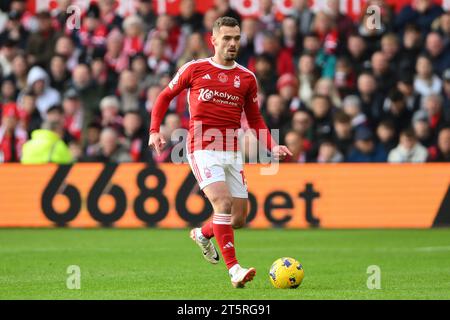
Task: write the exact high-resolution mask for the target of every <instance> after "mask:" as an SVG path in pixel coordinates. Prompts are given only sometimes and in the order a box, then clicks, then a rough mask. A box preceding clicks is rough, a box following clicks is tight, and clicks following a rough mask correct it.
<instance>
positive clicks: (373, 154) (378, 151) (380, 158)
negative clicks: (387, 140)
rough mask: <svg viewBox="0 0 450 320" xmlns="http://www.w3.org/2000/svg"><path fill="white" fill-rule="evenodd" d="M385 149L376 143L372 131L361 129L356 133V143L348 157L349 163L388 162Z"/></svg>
mask: <svg viewBox="0 0 450 320" xmlns="http://www.w3.org/2000/svg"><path fill="white" fill-rule="evenodd" d="M386 160H387V154H386V151H385V150H384V148H383V147H382V146H381V145H380V144H377V143H376V142H375V139H374V135H373V133H372V131H371V130H370V129H369V128H367V127H360V128H358V129H357V130H356V132H355V143H354V147H353V149H352V150H351V151H350V154H349V155H348V157H347V162H386Z"/></svg>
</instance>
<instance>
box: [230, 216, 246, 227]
mask: <svg viewBox="0 0 450 320" xmlns="http://www.w3.org/2000/svg"><path fill="white" fill-rule="evenodd" d="M231 226H232V227H233V229H240V228H242V227H243V226H245V218H244V217H235V216H233V217H232V218H231Z"/></svg>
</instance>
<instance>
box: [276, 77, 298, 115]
mask: <svg viewBox="0 0 450 320" xmlns="http://www.w3.org/2000/svg"><path fill="white" fill-rule="evenodd" d="M277 91H278V92H279V93H280V96H281V98H282V99H283V102H284V105H285V106H286V108H287V109H288V110H290V111H291V112H294V111H296V110H298V109H300V108H304V107H305V105H304V104H303V103H302V102H301V100H300V99H299V98H298V97H297V93H298V80H297V78H296V77H295V76H294V75H293V74H290V73H285V74H283V75H282V76H281V77H279V78H278V81H277Z"/></svg>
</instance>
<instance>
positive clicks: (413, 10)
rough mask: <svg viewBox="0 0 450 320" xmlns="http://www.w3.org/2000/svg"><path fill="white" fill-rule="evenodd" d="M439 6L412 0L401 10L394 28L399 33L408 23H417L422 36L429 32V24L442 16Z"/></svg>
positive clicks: (430, 0)
mask: <svg viewBox="0 0 450 320" xmlns="http://www.w3.org/2000/svg"><path fill="white" fill-rule="evenodd" d="M442 12H443V10H442V8H441V7H440V6H438V5H436V4H434V3H433V1H432V0H413V1H412V2H411V4H407V5H406V6H404V7H403V8H402V10H401V11H400V13H399V14H398V16H397V19H396V21H395V27H396V29H397V30H398V31H400V32H401V33H402V32H403V30H404V28H405V26H406V25H407V24H408V23H411V22H414V23H417V25H418V26H419V28H420V30H421V31H422V34H426V33H428V32H429V31H430V28H431V23H432V22H433V21H434V19H436V18H437V17H439V16H440V15H441V14H442Z"/></svg>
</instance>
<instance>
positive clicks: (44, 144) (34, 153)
mask: <svg viewBox="0 0 450 320" xmlns="http://www.w3.org/2000/svg"><path fill="white" fill-rule="evenodd" d="M63 131H64V129H63V127H62V124H61V123H60V122H59V121H46V122H44V123H43V124H42V128H41V129H38V130H34V131H33V132H32V133H31V140H29V141H27V142H26V143H25V144H24V145H23V148H22V158H21V163H23V164H45V163H57V164H70V163H72V162H73V158H72V154H71V152H70V149H69V148H68V147H67V145H66V143H65V142H64V140H63V139H62V138H61V137H62V134H63Z"/></svg>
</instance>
